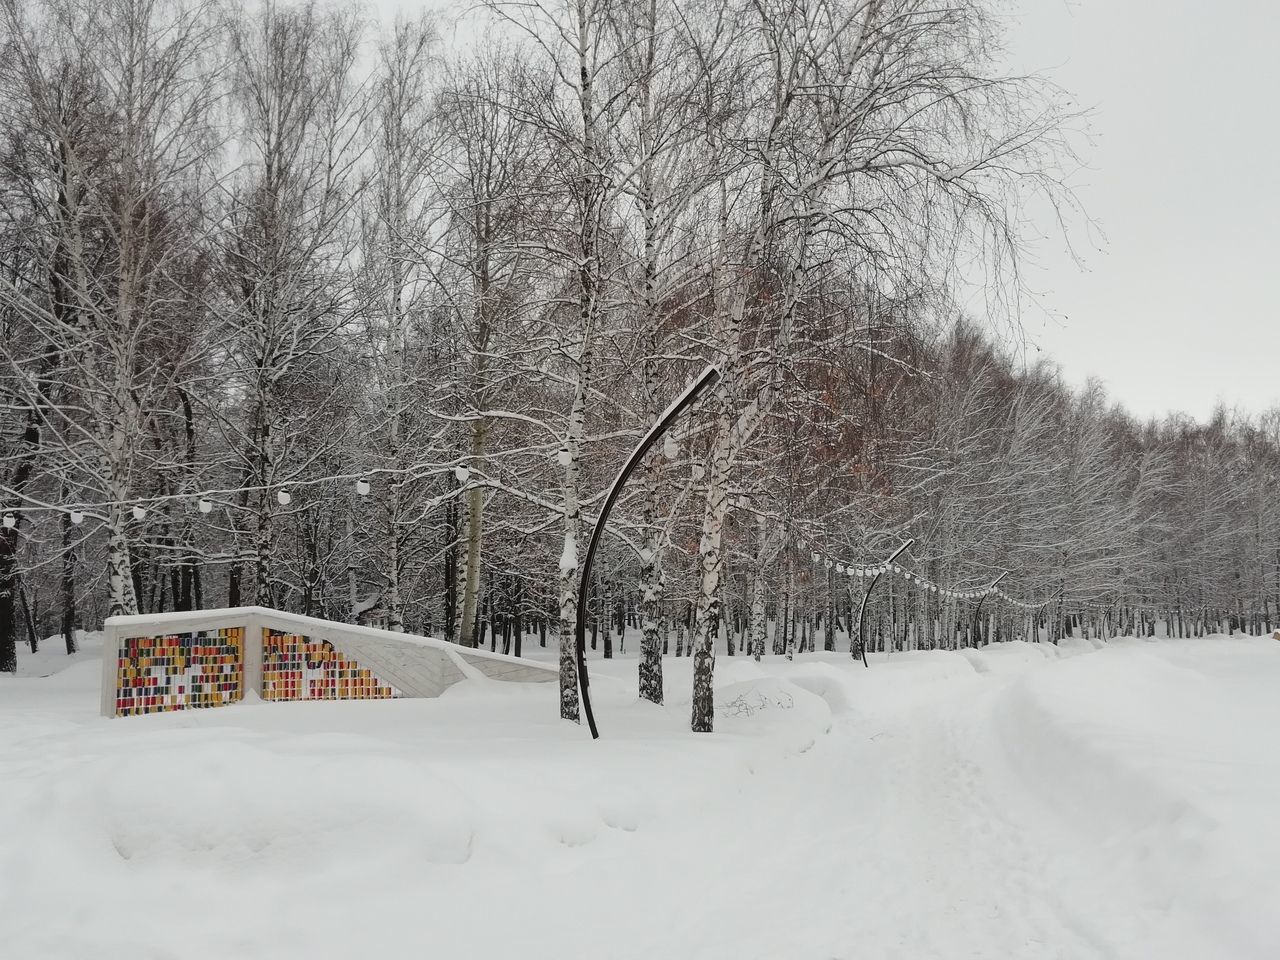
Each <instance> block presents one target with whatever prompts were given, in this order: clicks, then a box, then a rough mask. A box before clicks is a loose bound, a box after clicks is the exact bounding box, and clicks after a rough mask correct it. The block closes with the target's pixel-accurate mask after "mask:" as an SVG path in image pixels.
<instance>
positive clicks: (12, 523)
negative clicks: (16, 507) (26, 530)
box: [4, 513, 18, 530]
mask: <svg viewBox="0 0 1280 960" xmlns="http://www.w3.org/2000/svg"><path fill="white" fill-rule="evenodd" d="M17 525H18V521H17V518H15V517H14V515H13V514H12V513H6V514H5V515H4V526H5V529H6V530H12V529H13V528H14V527H16V526H17Z"/></svg>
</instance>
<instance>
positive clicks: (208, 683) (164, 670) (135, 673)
mask: <svg viewBox="0 0 1280 960" xmlns="http://www.w3.org/2000/svg"><path fill="white" fill-rule="evenodd" d="M243 696H244V628H243V627H229V628H227V629H223V630H203V631H200V632H198V633H175V634H169V635H167V636H162V637H129V638H128V639H126V640H124V641H122V642H121V645H120V654H119V658H118V660H117V666H116V716H118V717H123V716H130V715H132V714H137V713H159V712H161V711H163V710H186V709H190V708H193V707H218V706H222V704H224V703H231V702H232V701H233V700H239V699H241V698H242V697H243Z"/></svg>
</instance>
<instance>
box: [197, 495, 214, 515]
mask: <svg viewBox="0 0 1280 960" xmlns="http://www.w3.org/2000/svg"><path fill="white" fill-rule="evenodd" d="M196 509H197V510H199V511H200V512H201V513H212V512H213V503H212V502H211V501H210V500H209V498H208V497H201V498H200V499H199V500H197V501H196Z"/></svg>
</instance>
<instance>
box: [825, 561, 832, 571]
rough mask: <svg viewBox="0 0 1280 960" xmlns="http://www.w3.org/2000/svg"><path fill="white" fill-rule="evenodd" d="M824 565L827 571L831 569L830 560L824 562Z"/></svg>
mask: <svg viewBox="0 0 1280 960" xmlns="http://www.w3.org/2000/svg"><path fill="white" fill-rule="evenodd" d="M826 565H827V569H828V570H830V569H831V560H830V559H828V560H827V561H826Z"/></svg>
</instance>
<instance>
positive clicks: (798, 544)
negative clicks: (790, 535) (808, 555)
mask: <svg viewBox="0 0 1280 960" xmlns="http://www.w3.org/2000/svg"><path fill="white" fill-rule="evenodd" d="M796 546H797V547H803V546H804V537H801V538H800V539H799V540H797V541H796Z"/></svg>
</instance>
